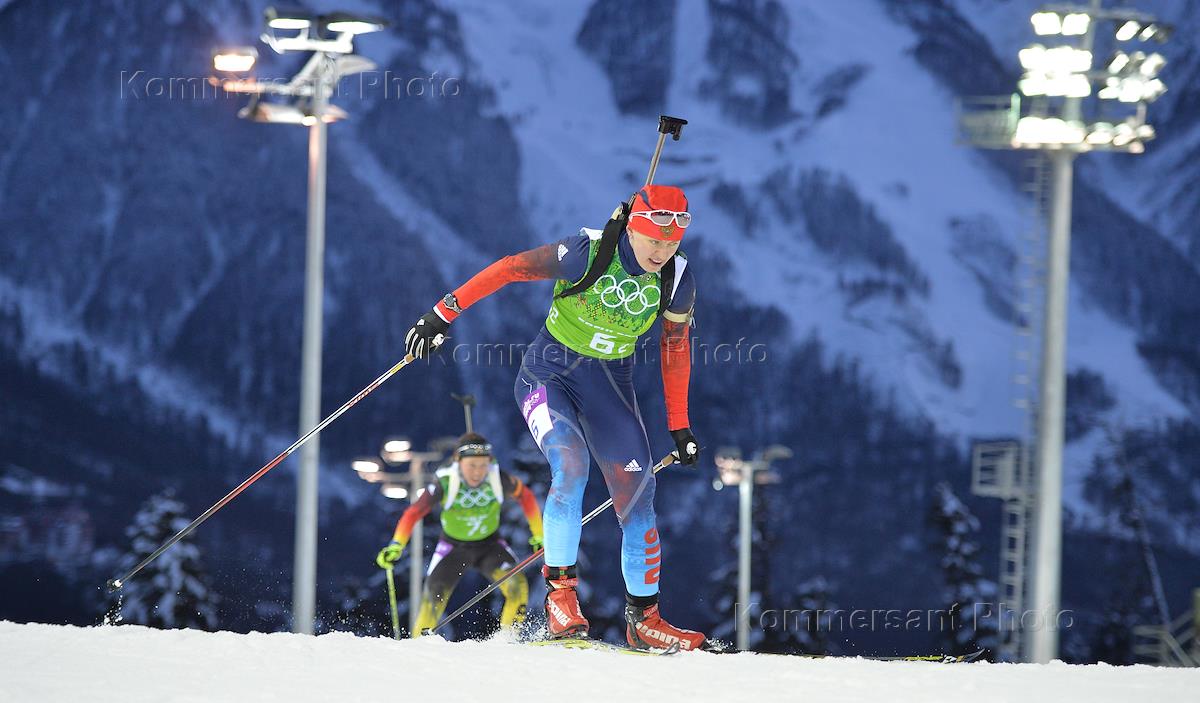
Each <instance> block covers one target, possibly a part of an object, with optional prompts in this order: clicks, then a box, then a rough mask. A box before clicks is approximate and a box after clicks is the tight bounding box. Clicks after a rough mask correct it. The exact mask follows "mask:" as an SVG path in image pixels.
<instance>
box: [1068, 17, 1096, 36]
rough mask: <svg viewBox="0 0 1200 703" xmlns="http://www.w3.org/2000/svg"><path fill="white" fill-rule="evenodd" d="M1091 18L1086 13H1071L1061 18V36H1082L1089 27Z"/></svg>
mask: <svg viewBox="0 0 1200 703" xmlns="http://www.w3.org/2000/svg"><path fill="white" fill-rule="evenodd" d="M1091 22H1092V18H1091V17H1090V16H1088V14H1087V13H1086V12H1072V13H1070V14H1068V15H1067V16H1065V17H1063V20H1062V34H1063V36H1064V37H1070V36H1076V37H1077V36H1082V35H1083V34H1085V33H1086V32H1087V30H1088V27H1089V26H1090V25H1091Z"/></svg>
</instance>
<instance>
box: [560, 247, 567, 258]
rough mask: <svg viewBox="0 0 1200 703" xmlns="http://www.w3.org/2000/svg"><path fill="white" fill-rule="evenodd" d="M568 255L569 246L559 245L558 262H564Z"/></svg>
mask: <svg viewBox="0 0 1200 703" xmlns="http://www.w3.org/2000/svg"><path fill="white" fill-rule="evenodd" d="M566 255H567V245H566V244H559V245H558V260H559V261H562V260H563V257H564V256H566Z"/></svg>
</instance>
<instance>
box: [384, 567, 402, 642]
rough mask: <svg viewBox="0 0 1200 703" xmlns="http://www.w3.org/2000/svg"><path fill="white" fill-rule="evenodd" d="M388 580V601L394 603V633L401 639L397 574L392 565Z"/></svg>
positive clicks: (389, 569) (388, 572)
mask: <svg viewBox="0 0 1200 703" xmlns="http://www.w3.org/2000/svg"><path fill="white" fill-rule="evenodd" d="M387 582H388V602H389V603H391V605H392V635H393V636H394V637H395V638H396V639H400V612H399V611H398V610H396V576H395V574H393V573H392V567H390V566H389V567H388V570H387Z"/></svg>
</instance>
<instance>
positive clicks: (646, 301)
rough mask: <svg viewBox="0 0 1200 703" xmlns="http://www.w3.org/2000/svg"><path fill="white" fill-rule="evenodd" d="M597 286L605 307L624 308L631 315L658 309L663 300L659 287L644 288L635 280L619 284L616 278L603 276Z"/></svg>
mask: <svg viewBox="0 0 1200 703" xmlns="http://www.w3.org/2000/svg"><path fill="white" fill-rule="evenodd" d="M596 285H597V286H598V287H599V289H600V302H601V303H604V305H605V307H610V308H619V307H624V308H625V312H627V313H629V314H630V315H641V314H642V313H644V312H646V311H647V310H649V309H650V308H657V307H658V303H659V301H660V300H661V299H662V291H660V290H659V288H658V285H656V284H654V283H648V284H646V285H645V286H642V285H641V284H640V283H638V282H637V280H636V279H633V278H627V279H625V280H624V281H621V282H620V283H617V279H616V277H614V276H613V275H612V274H610V273H606V274H604V275H603V276H601V277H600V280H598V281H596ZM651 294H653V295H651ZM651 298H653V300H651ZM635 308H636V309H635Z"/></svg>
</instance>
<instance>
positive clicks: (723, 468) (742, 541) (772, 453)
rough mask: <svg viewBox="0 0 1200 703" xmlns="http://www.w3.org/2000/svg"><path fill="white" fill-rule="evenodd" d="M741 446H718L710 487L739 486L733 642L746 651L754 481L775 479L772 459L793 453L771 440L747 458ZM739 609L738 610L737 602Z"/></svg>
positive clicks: (717, 488)
mask: <svg viewBox="0 0 1200 703" xmlns="http://www.w3.org/2000/svg"><path fill="white" fill-rule="evenodd" d="M741 456H742V453H741V450H740V449H738V448H737V447H721V448H720V449H718V450H717V452H716V459H715V461H716V465H717V472H718V478H717V479H715V480H714V481H713V488H715V489H716V490H718V491H719V490H721V489H722V488H723V487H725V486H733V485H736V486H737V487H738V588H737V601H735V603H734V608H733V612H734V617H735V618H736V619H737V622H736V623H735V625H736V628H737V634H736V645H737V648H738V649H739V650H742V651H747V650H748V649H749V647H750V576H751V569H752V566H751V555H752V549H753V536H754V523H753V515H754V484H756V483H776V482H778V481H779V475H778V474H776V473H775V472H773V471H770V468H771V462H772V461H774V460H776V459H787V458H790V457H791V456H792V450H790V449H788V448H787V447H784V446H780V445H778V444H772V445H771V446H769V447H767V448H766V449H761V450H759V451H758V452H756V453H755V455H754V458H753V459H751V460H749V461H746V460H743V459H742V458H741ZM739 605H740V606H741V612H740V613H739V612H738V606H739Z"/></svg>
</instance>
